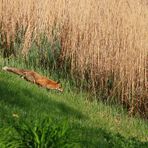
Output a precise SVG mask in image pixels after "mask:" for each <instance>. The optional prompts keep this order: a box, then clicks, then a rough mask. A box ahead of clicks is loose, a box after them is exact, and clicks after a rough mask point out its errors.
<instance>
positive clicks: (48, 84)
mask: <svg viewBox="0 0 148 148" xmlns="http://www.w3.org/2000/svg"><path fill="white" fill-rule="evenodd" d="M2 69H3V70H4V71H8V72H12V73H14V74H17V75H20V76H21V77H22V78H23V79H25V80H27V81H29V82H31V83H34V84H37V85H38V86H41V87H43V88H46V89H48V90H58V91H60V92H63V88H62V87H61V84H60V83H59V82H55V81H53V80H51V79H48V78H47V77H45V76H42V75H40V74H38V73H37V72H35V71H32V70H24V69H18V68H14V67H7V66H5V67H3V68H2Z"/></svg>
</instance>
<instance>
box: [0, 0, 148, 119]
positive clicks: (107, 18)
mask: <svg viewBox="0 0 148 148" xmlns="http://www.w3.org/2000/svg"><path fill="white" fill-rule="evenodd" d="M41 34H44V35H45V36H46V37H47V38H48V40H49V41H50V43H51V45H54V43H55V41H56V40H57V39H58V40H59V41H60V56H59V57H58V61H59V62H60V63H59V65H60V67H62V66H63V63H64V62H65V61H68V62H69V63H68V64H69V65H70V66H69V67H68V68H69V69H68V71H69V74H70V75H71V76H73V77H74V78H75V79H76V81H77V83H78V84H79V86H82V87H85V88H87V89H89V90H90V91H91V92H92V93H93V94H94V95H96V97H97V96H101V97H98V99H99V98H101V99H103V100H104V101H113V102H117V103H120V104H123V105H124V106H126V107H127V108H128V110H129V113H130V114H137V113H140V114H141V115H142V116H145V117H148V93H147V92H148V4H147V1H146V0H130V1H128V0H112V1H107V0H74V1H73V0H68V1H67V0H25V1H24V0H11V1H8V0H0V40H1V43H0V48H1V51H2V50H3V51H4V56H5V57H8V56H10V55H11V54H13V55H15V56H17V54H18V53H21V54H23V55H25V56H28V54H29V50H30V47H31V45H32V43H34V42H35V43H36V45H38V46H37V47H38V48H40V42H41V41H40V35H41ZM19 41H20V42H21V44H20V46H19V47H17V43H19ZM51 47H52V46H51ZM51 50H52V51H53V52H54V50H56V49H55V48H51ZM42 52H44V50H43V51H42Z"/></svg>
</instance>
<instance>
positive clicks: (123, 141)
mask: <svg viewBox="0 0 148 148" xmlns="http://www.w3.org/2000/svg"><path fill="white" fill-rule="evenodd" d="M0 62H1V61H0ZM0 67H2V66H0ZM62 85H63V87H64V92H63V93H59V92H57V91H47V90H46V89H43V88H40V87H38V86H36V85H34V84H31V83H29V82H26V81H25V80H23V79H21V78H20V77H19V76H17V75H14V74H12V73H8V72H4V71H0V132H1V134H0V146H1V147H2V146H3V147H6V146H5V142H3V141H2V140H1V139H3V138H4V137H5V136H6V135H7V136H8V135H9V134H8V133H10V135H11V134H14V135H15V134H16V133H15V132H14V129H13V126H11V125H12V124H13V120H18V119H19V120H20V121H24V122H31V121H38V120H42V119H44V117H50V118H52V119H55V120H57V123H58V122H60V121H63V120H66V121H67V123H68V125H69V127H70V129H71V133H73V136H74V137H76V138H75V143H76V146H75V147H92V148H93V147H105V148H106V147H148V124H147V121H144V120H142V119H140V118H132V117H128V115H127V114H126V112H125V111H124V110H122V109H121V108H120V107H116V106H109V105H105V104H103V103H101V102H99V103H98V102H95V101H94V102H90V101H88V99H89V97H90V96H89V95H88V94H87V93H83V92H76V91H74V88H72V87H71V86H70V84H69V81H66V80H63V81H62ZM14 114H15V115H17V116H18V117H14V116H13V115H14ZM8 145H9V144H8Z"/></svg>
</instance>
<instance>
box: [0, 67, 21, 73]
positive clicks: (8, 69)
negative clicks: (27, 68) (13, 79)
mask: <svg viewBox="0 0 148 148" xmlns="http://www.w3.org/2000/svg"><path fill="white" fill-rule="evenodd" d="M2 69H3V70H5V71H9V72H12V73H15V74H18V75H23V71H22V70H20V69H17V68H13V67H7V66H5V67H3V68H2Z"/></svg>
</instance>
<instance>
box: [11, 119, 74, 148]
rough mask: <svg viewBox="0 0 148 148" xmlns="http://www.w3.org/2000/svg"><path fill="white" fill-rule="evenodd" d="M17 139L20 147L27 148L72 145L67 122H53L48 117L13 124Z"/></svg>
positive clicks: (55, 147)
mask: <svg viewBox="0 0 148 148" xmlns="http://www.w3.org/2000/svg"><path fill="white" fill-rule="evenodd" d="M14 128H15V130H16V132H17V135H18V136H17V137H16V138H15V140H17V141H18V142H19V143H20V146H21V147H28V148H49V147H52V148H57V147H64V148H66V147H72V145H73V144H72V143H71V142H70V130H69V127H68V124H67V122H65V121H61V122H58V121H56V122H54V121H53V120H51V119H50V118H44V119H43V120H41V121H40V120H37V121H35V122H33V123H31V122H30V123H29V122H22V123H21V124H20V123H19V124H15V125H14Z"/></svg>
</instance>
